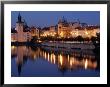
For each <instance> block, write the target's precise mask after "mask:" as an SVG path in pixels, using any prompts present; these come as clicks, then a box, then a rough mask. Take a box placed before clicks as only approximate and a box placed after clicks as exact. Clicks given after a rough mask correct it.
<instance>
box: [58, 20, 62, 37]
mask: <svg viewBox="0 0 110 87" xmlns="http://www.w3.org/2000/svg"><path fill="white" fill-rule="evenodd" d="M61 30H62V20H61V19H60V20H59V22H58V35H59V36H60V33H61Z"/></svg>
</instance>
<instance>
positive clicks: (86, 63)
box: [85, 59, 88, 69]
mask: <svg viewBox="0 0 110 87" xmlns="http://www.w3.org/2000/svg"><path fill="white" fill-rule="evenodd" d="M87 66H88V61H87V59H86V61H85V69H87Z"/></svg>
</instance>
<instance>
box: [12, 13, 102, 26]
mask: <svg viewBox="0 0 110 87" xmlns="http://www.w3.org/2000/svg"><path fill="white" fill-rule="evenodd" d="M19 12H20V14H21V16H22V18H23V19H25V21H26V22H27V25H28V26H36V27H46V26H47V27H48V26H51V25H56V24H57V23H58V20H59V19H60V18H62V17H63V16H64V17H65V18H66V19H67V21H68V22H76V21H77V19H79V20H80V22H81V23H87V24H93V25H100V12H99V11H12V12H11V26H12V27H15V25H16V21H17V17H18V14H19Z"/></svg>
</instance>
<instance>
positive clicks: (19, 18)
mask: <svg viewBox="0 0 110 87" xmlns="http://www.w3.org/2000/svg"><path fill="white" fill-rule="evenodd" d="M18 22H22V21H21V15H20V12H19V14H18Z"/></svg>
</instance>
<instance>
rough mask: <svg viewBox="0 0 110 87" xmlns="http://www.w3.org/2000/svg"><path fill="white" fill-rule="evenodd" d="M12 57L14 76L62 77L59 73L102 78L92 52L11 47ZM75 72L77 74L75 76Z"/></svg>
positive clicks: (97, 61)
mask: <svg viewBox="0 0 110 87" xmlns="http://www.w3.org/2000/svg"><path fill="white" fill-rule="evenodd" d="M11 56H12V57H11V58H12V66H11V67H12V71H11V73H12V76H62V75H61V74H60V72H59V71H61V72H62V71H63V72H67V74H66V75H63V76H71V77H72V76H100V74H99V66H98V65H99V64H98V63H99V60H97V59H96V56H95V54H94V53H93V51H92V50H83V51H82V50H75V49H74V50H71V51H70V50H67V51H65V49H63V48H62V49H55V48H48V47H30V46H29V47H26V46H18V47H16V46H11ZM31 60H33V61H34V63H32V62H31ZM26 62H27V63H26ZM40 62H41V63H42V64H39V63H40ZM31 65H32V66H31ZM22 67H23V69H22ZM44 67H45V68H44ZM74 71H77V72H75V74H74ZM92 72H93V73H92Z"/></svg>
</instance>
